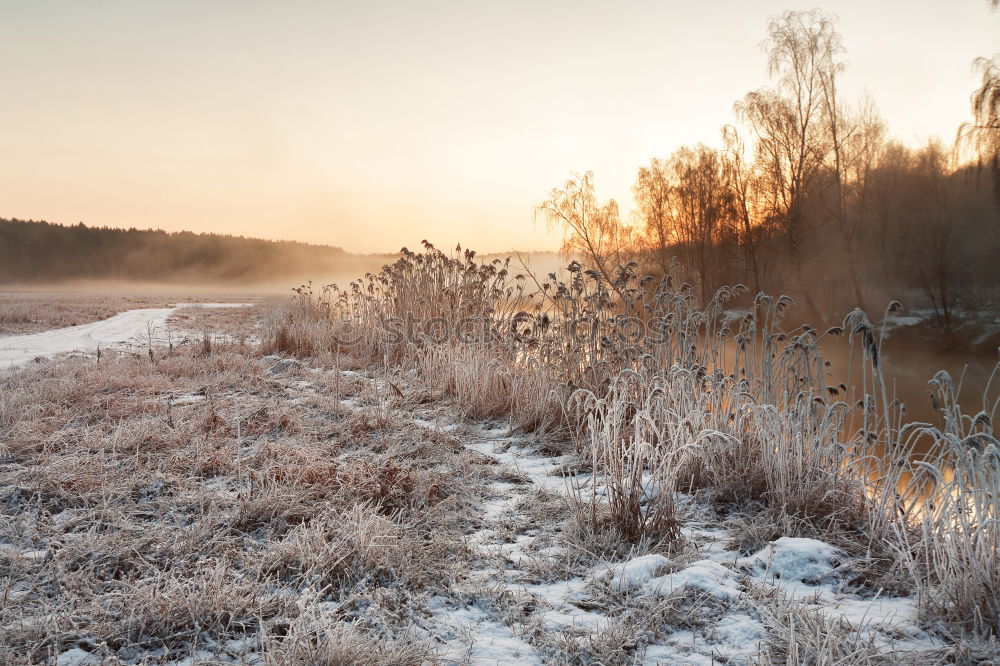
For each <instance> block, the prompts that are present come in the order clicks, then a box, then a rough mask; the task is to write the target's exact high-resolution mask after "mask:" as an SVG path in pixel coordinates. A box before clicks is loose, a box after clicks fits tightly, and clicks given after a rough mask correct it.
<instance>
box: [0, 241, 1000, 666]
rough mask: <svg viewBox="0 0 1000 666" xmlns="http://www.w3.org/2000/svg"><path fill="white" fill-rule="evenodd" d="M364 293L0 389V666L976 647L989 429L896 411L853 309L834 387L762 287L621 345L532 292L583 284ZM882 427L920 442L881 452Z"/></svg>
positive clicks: (548, 659) (950, 655)
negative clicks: (918, 451) (743, 312)
mask: <svg viewBox="0 0 1000 666" xmlns="http://www.w3.org/2000/svg"><path fill="white" fill-rule="evenodd" d="M380 277H381V280H378V281H376V282H375V283H373V286H372V289H371V290H369V289H367V288H362V289H359V290H355V291H351V290H348V291H346V292H343V294H341V293H340V292H336V291H327V292H324V293H311V292H309V291H308V290H303V291H302V292H301V293H300V294H299V296H298V298H297V299H296V300H295V301H294V302H286V303H281V304H274V305H270V306H267V307H261V308H244V309H240V308H224V309H213V308H191V309H187V308H185V309H180V310H177V311H175V313H174V314H173V316H172V318H171V320H170V321H171V330H172V331H174V332H175V333H176V337H175V338H174V344H172V345H170V346H168V345H166V344H162V345H155V346H153V347H152V348H151V352H152V353H151V354H149V355H147V354H145V353H136V352H134V351H133V350H129V349H127V348H120V349H109V350H108V351H107V352H106V353H105V354H103V355H102V356H101V357H100V358H99V359H98V358H97V357H96V356H94V355H92V354H85V355H77V356H75V357H72V358H64V359H55V360H48V361H39V362H33V363H29V364H28V365H26V366H24V367H23V368H20V369H17V370H12V371H7V372H6V373H4V374H3V375H2V376H0V469H2V473H0V512H2V516H0V518H2V521H0V522H2V527H0V563H2V566H0V594H2V595H3V599H4V603H3V606H2V608H0V628H2V630H0V661H6V662H9V663H62V664H86V663H127V664H138V663H172V664H173V663H185V664H191V663H244V664H251V663H253V664H289V663H291V664H315V663H320V664H348V663H363V664H364V663H368V664H416V663H429V664H464V663H470V664H496V663H505V664H506V663H527V664H531V663H556V664H564V663H565V664H630V663H648V664H656V663H661V664H702V663H704V664H710V663H716V662H717V663H731V664H755V663H761V664H770V663H816V664H834V663H837V664H866V663H948V662H954V663H991V660H994V659H995V658H996V657H997V655H998V652H997V639H996V636H997V633H996V632H997V626H996V621H997V619H996V618H997V615H996V613H997V610H998V606H997V603H998V596H997V595H996V593H995V590H996V589H997V587H996V585H997V578H996V577H997V575H998V568H997V557H998V556H997V550H996V546H997V544H998V537H997V532H998V529H997V523H996V512H997V506H996V502H997V494H996V489H997V487H998V486H997V479H998V475H1000V461H998V460H997V457H996V456H997V453H996V450H997V449H996V440H995V438H994V435H993V430H992V427H993V426H992V422H993V420H992V419H993V417H994V415H995V414H993V413H992V412H987V411H984V412H983V413H982V414H981V415H980V414H977V415H975V416H973V417H962V416H961V415H960V412H958V411H955V410H957V406H956V405H954V404H950V403H949V402H948V396H949V395H950V394H951V393H950V392H951V391H952V389H951V388H950V385H949V381H950V380H949V379H947V378H945V377H941V376H939V377H937V378H935V381H936V382H937V388H938V389H939V391H940V396H941V398H940V399H941V403H942V404H941V410H942V414H943V415H944V416H945V417H946V418H945V419H944V421H945V423H944V425H940V426H938V428H940V429H935V427H933V426H927V427H923V429H920V428H919V427H918V428H916V429H915V428H913V427H909V426H906V425H905V424H903V423H901V422H900V416H901V413H900V412H899V409H898V405H893V404H892V402H891V398H889V399H884V398H883V397H882V389H883V388H884V387H881V386H880V385H879V375H880V369H879V366H878V361H877V360H876V359H877V356H875V355H876V354H877V351H876V350H877V348H878V347H877V344H878V338H877V336H878V329H877V328H876V327H873V326H872V325H870V324H869V323H868V321H867V318H862V316H861V315H857V314H855V315H853V319H851V320H850V321H848V322H846V323H847V324H848V326H849V331H848V333H850V334H851V335H852V336H854V337H856V338H858V339H859V344H860V345H861V348H859V350H858V354H859V356H858V358H857V359H855V360H856V361H857V362H858V363H859V365H858V368H859V371H860V372H861V373H862V374H860V375H855V376H854V377H855V381H856V383H857V386H852V387H828V386H826V385H825V383H823V374H824V371H823V368H824V365H823V360H822V357H821V355H820V352H819V348H818V347H817V345H816V344H815V340H816V338H817V337H819V334H818V333H816V332H815V331H809V330H807V329H801V328H800V329H797V330H796V331H794V332H790V333H787V332H782V333H780V334H779V333H778V330H779V329H778V328H777V326H778V321H779V319H780V308H781V303H780V300H778V301H775V302H772V303H770V304H762V307H761V309H760V311H759V312H758V313H756V314H754V315H752V316H755V317H757V318H758V319H757V322H758V324H759V325H758V327H757V329H756V330H757V333H755V334H751V333H750V331H749V327H747V326H746V325H745V324H746V322H744V323H743V324H739V323H737V322H733V323H731V324H726V325H725V327H723V328H718V329H715V328H713V327H714V326H715V325H716V323H715V322H717V321H718V319H717V318H714V317H713V316H712V315H711V312H708V313H703V312H700V311H697V310H695V309H693V308H690V309H689V301H688V300H686V299H685V297H684V296H683V294H674V295H670V292H666V291H663V290H661V291H660V292H659V293H660V296H658V297H657V298H658V300H657V301H656V303H658V305H657V307H659V308H661V314H662V315H664V318H665V319H669V320H670V321H671V322H673V324H672V326H674V327H673V328H669V329H668V330H667V331H666V335H665V337H661V338H659V339H658V341H657V342H656V343H649V342H648V341H647V342H642V343H636V344H643V345H650V346H648V347H646V351H645V352H643V354H645V355H643V354H636V353H634V350H630V349H628V348H626V347H625V346H624V345H623V343H621V341H618V342H615V343H613V344H612V343H611V342H610V341H611V337H610V336H609V335H605V336H604V337H606V338H607V339H608V340H609V342H608V343H607V344H602V343H601V342H600V341H601V339H602V338H601V336H598V337H597V338H596V339H595V340H593V341H591V340H590V337H589V336H588V337H586V338H583V339H577V340H576V343H575V345H570V346H567V344H566V343H567V341H568V338H566V337H564V336H566V335H568V333H567V331H568V330H569V329H568V328H567V326H568V324H569V322H570V321H576V322H577V323H579V322H580V321H582V316H583V314H584V313H582V312H574V310H573V308H574V307H576V306H575V305H574V304H573V303H571V302H568V301H566V300H565V294H576V297H575V298H576V300H575V303H577V304H583V303H600V302H602V299H607V298H610V296H608V295H607V294H604V295H602V292H601V286H600V284H599V283H596V284H594V283H592V284H587V283H583V282H580V283H579V285H577V284H575V283H570V284H568V285H562V286H561V287H560V286H558V285H556V286H555V287H554V288H552V289H549V290H547V291H548V292H550V293H553V294H563V296H558V297H556V298H554V299H553V300H552V301H551V302H549V303H548V304H547V305H545V306H544V307H545V310H544V312H545V313H546V315H545V317H544V318H543V317H541V316H540V315H537V316H536V315H529V316H525V315H523V314H519V313H518V312H516V311H514V310H510V309H505V308H506V306H505V303H509V302H516V303H517V304H518V306H522V305H524V304H525V303H528V302H531V299H530V298H529V297H528V296H526V295H524V294H521V293H520V292H518V290H517V286H518V284H519V282H515V281H511V282H508V281H507V278H506V275H505V274H504V273H503V271H502V267H501V266H498V265H496V264H485V265H481V264H477V263H476V262H474V261H473V260H472V258H471V257H468V256H467V257H465V258H459V259H448V258H447V257H445V256H443V255H440V254H438V253H436V252H434V251H432V250H428V251H427V252H426V253H423V254H421V255H408V256H404V257H403V259H402V260H401V262H400V263H398V264H396V265H395V266H394V267H393V268H392V269H389V270H387V271H386V272H385V273H383V274H382V276H380ZM578 286H579V290H577V287H578ZM563 289H565V291H563ZM633 298H638V296H633ZM614 307H619V306H614ZM662 309H668V310H669V312H670V313H673V314H672V315H671V316H670V317H666V316H665V315H667V314H669V313H668V312H663V311H662ZM720 311H721V308H720ZM404 312H409V313H410V314H413V315H414V316H416V317H418V319H417V320H415V321H413V322H412V326H411V327H412V328H413V329H414V330H415V333H414V334H413V335H409V334H406V333H405V329H406V327H405V326H401V327H400V328H399V331H397V332H403V335H401V336H395V335H389V334H388V332H389V331H387V328H386V322H387V321H391V320H392V319H393V318H394V317H401V315H402V314H403V313H404ZM539 312H541V310H540V311H539ZM607 312H608V313H609V314H608V315H606V316H605V315H602V314H601V313H600V312H598V311H594V312H592V314H594V315H595V317H596V319H595V321H596V322H597V325H598V326H599V327H601V328H600V331H601V332H602V333H607V334H610V333H611V332H613V331H614V330H621V329H615V328H614V327H612V326H611V324H612V321H613V319H614V315H613V311H611V310H608V311H607ZM341 315H349V316H347V317H343V318H342V317H341ZM401 319H403V318H402V317H401ZM481 319H485V321H486V324H485V330H487V332H488V333H489V335H486V336H485V337H483V338H481V339H476V340H475V341H471V340H470V339H466V338H463V339H462V340H461V341H458V340H457V339H455V338H452V337H444V338H437V337H436V329H435V328H434V327H436V326H440V325H442V322H444V324H445V325H456V324H457V323H459V322H461V323H462V325H465V324H468V323H469V322H473V323H477V324H481V323H482V322H481ZM345 321H349V322H351V324H350V326H347V325H346V324H345V323H344V322H345ZM619 323H620V322H619ZM741 326H742V327H741ZM185 327H189V328H187V329H186V328H185ZM390 328H391V327H390ZM529 329H530V330H529ZM391 330H395V329H391ZM185 331H186V332H185ZM202 331H210V335H203V334H202ZM512 332H513V333H512ZM432 335H433V336H434V339H432ZM772 335H773V336H774V337H772ZM779 335H780V336H781V337H780V339H779V337H778V336H779ZM831 335H836V332H834V333H831ZM717 336H718V338H719V339H720V340H721V339H723V338H726V339H729V338H739V336H743V338H742V341H743V343H742V347H740V348H741V350H742V352H741V354H742V356H741V357H740V358H738V359H735V360H734V359H727V360H725V361H723V360H722V359H721V358H717V359H714V360H713V358H712V347H711V344H712V341H713V340H714V339H715V338H716V337H717ZM682 338H683V339H682ZM691 343H696V344H695V345H694V346H692V344H691ZM719 349H722V347H720V348H719ZM713 365H715V366H716V367H715V368H713V367H712V366H713ZM722 368H727V369H728V370H729V372H731V374H732V376H728V375H726V373H725V372H723V370H722ZM789 387H795V389H796V391H797V392H795V393H793V392H791V391H790V390H789ZM859 387H861V388H863V390H864V393H865V394H867V396H868V397H867V398H863V399H862V402H863V403H864V408H863V409H856V408H853V407H851V404H853V400H854V398H853V397H851V394H853V393H854V392H855V391H857V390H858V389H859ZM985 408H986V409H992V410H993V412H995V410H996V405H995V403H991V404H988V405H986V407H985ZM914 433H916V435H914ZM914 436H916V437H919V438H922V439H926V438H930V439H933V440H935V441H937V442H938V444H937V445H931V446H929V451H930V453H929V454H927V455H925V456H924V457H923V460H921V461H920V462H914V463H911V462H910V458H909V457H908V455H909V454H908V453H907V452H906V450H907V447H912V446H914V442H913V441H912V439H913V437H914ZM887 447H895V450H894V451H895V452H894V453H893V454H886V453H885V451H886V450H888V449H887ZM879 452H881V453H879ZM882 461H887V463H888V464H884V463H883V462H882ZM904 468H905V469H904ZM920 470H924V472H923V474H922V475H917V474H916V472H919V471H920ZM959 488H960V489H961V492H960V493H956V492H954V491H955V490H956V489H959ZM930 503H933V504H934V508H933V509H927V508H926V506H927V505H928V504H930Z"/></svg>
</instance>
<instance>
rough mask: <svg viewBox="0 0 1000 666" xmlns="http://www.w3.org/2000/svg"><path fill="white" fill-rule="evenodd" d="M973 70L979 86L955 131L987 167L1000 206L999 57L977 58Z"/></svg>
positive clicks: (962, 142) (959, 138) (981, 163)
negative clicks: (968, 113) (968, 115)
mask: <svg viewBox="0 0 1000 666" xmlns="http://www.w3.org/2000/svg"><path fill="white" fill-rule="evenodd" d="M974 67H975V68H976V69H977V70H978V71H979V73H980V75H981V76H982V83H981V85H980V86H979V88H977V89H976V91H975V92H974V93H972V99H971V102H972V117H973V120H972V122H970V123H963V124H962V126H961V127H959V130H958V143H959V145H960V146H961V145H962V144H965V145H966V146H968V147H969V148H971V149H972V150H973V151H974V152H975V153H976V156H977V158H978V161H979V163H980V166H983V165H989V168H990V170H991V172H992V174H993V186H994V193H995V194H996V199H997V202H998V203H1000V55H995V56H993V58H992V59H989V58H977V59H976V61H975V64H974Z"/></svg>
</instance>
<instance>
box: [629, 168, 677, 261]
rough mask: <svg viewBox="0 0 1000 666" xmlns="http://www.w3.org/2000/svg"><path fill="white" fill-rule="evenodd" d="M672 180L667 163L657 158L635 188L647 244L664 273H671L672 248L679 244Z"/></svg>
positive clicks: (638, 180) (637, 178) (636, 201)
mask: <svg viewBox="0 0 1000 666" xmlns="http://www.w3.org/2000/svg"><path fill="white" fill-rule="evenodd" d="M670 189H671V184H670V177H669V175H668V170H667V163H666V161H665V160H661V159H659V158H656V157H654V158H653V159H651V160H650V161H649V165H648V166H643V167H639V173H638V175H637V176H636V179H635V185H633V186H632V194H633V196H634V197H635V203H636V210H637V213H638V215H639V218H640V219H641V221H642V225H643V231H644V232H645V245H646V246H647V247H648V249H649V251H650V252H652V254H653V255H654V256H655V257H656V262H657V264H659V268H660V271H661V272H663V273H664V274H666V273H667V272H669V270H670V256H669V248H670V246H671V245H673V244H674V243H675V242H676V238H675V237H674V230H673V229H672V228H671V214H670Z"/></svg>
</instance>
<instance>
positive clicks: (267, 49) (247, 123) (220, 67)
mask: <svg viewBox="0 0 1000 666" xmlns="http://www.w3.org/2000/svg"><path fill="white" fill-rule="evenodd" d="M696 4H697V3H694V2H690V1H687V2H666V1H660V2H585V1H574V2H544V1H539V2H520V1H506V2H492V3H485V2H482V3H480V2H474V1H472V0H465V1H461V2H437V1H433V0H425V1H421V2H413V1H411V2H368V3H361V2H333V1H325V2H319V1H317V2H304V1H291V0H289V1H282V2H277V1H275V2H253V1H250V0H231V1H224V0H173V1H166V0H164V1H162V2H151V1H143V0H105V1H103V2H98V1H95V0H81V1H77V2H71V1H65V2H60V1H56V0H47V1H42V0H0V95H2V97H0V154H2V161H0V217H19V218H34V219H47V220H49V221H52V222H62V223H75V222H77V221H81V220H82V221H84V222H85V223H87V224H89V225H97V226H100V225H110V226H136V227H141V228H146V227H158V228H164V229H168V230H180V229H189V230H194V231H214V232H219V233H231V234H245V235H253V236H262V237H266V238H288V239H296V240H304V241H310V242H320V243H331V244H334V245H340V246H342V247H344V248H346V249H348V250H351V251H359V252H372V251H394V250H396V249H398V248H399V247H401V246H403V245H408V246H411V247H412V246H415V245H416V244H417V243H418V242H419V241H420V240H421V239H422V238H425V237H426V238H428V239H429V240H431V241H433V242H435V243H436V244H438V245H439V246H442V247H444V246H448V245H453V244H454V243H455V242H456V241H461V242H462V244H463V245H465V246H472V247H475V248H477V249H480V250H482V251H491V250H506V249H511V248H517V249H554V248H555V247H556V246H557V245H558V240H559V239H558V235H557V234H554V233H548V232H547V231H546V229H545V227H544V225H543V224H541V223H539V224H538V225H536V224H534V223H533V222H532V207H533V206H534V205H536V204H538V203H539V202H540V201H541V200H542V199H543V198H544V197H545V195H546V194H547V192H548V191H549V189H551V188H552V187H553V186H555V185H558V184H560V183H562V182H563V181H565V180H566V178H567V177H568V176H569V175H570V174H571V172H574V171H584V170H587V169H590V170H593V171H594V173H595V179H596V183H597V187H598V190H599V194H600V195H601V196H602V197H614V198H616V199H618V200H619V203H620V204H621V205H622V208H623V211H626V212H627V210H628V209H629V207H630V205H631V193H630V187H631V184H632V182H633V180H634V177H635V172H636V169H637V168H638V167H639V166H640V165H641V164H644V163H645V162H647V161H648V159H649V158H650V157H653V156H661V157H665V156H667V155H669V154H670V153H671V152H672V151H673V150H674V149H676V148H677V147H678V146H680V145H682V144H686V143H696V142H698V141H704V142H706V143H709V144H715V143H717V142H718V135H719V128H720V127H721V126H722V125H724V124H726V123H731V122H733V120H734V118H733V112H732V105H733V102H734V101H736V100H737V99H739V98H741V97H742V96H743V95H744V94H745V93H746V92H748V91H749V90H752V89H754V88H757V87H760V86H762V85H765V84H766V83H767V79H766V71H765V59H764V55H763V53H762V52H761V50H760V42H761V41H762V40H763V39H764V38H765V36H766V34H765V33H766V25H767V20H768V18H769V17H770V16H772V15H775V14H779V13H780V12H781V11H783V10H785V9H808V8H811V7H812V5H811V4H810V5H803V6H798V5H794V4H790V3H789V2H787V1H786V2H770V1H767V2H746V1H745V0H744V1H735V0H720V1H718V2H713V3H704V4H702V6H695V5H696ZM873 5H874V6H873ZM820 6H821V7H822V9H824V10H825V11H828V12H832V13H834V14H836V15H837V16H838V17H839V19H840V21H839V24H838V26H839V30H840V32H841V33H842V35H843V38H844V44H845V46H846V47H847V51H848V53H847V59H848V62H849V68H848V70H847V74H846V78H845V80H844V89H845V91H846V92H847V93H848V94H850V95H851V96H856V95H857V94H859V93H860V92H861V91H862V90H865V89H867V90H869V91H870V92H871V93H872V95H873V96H874V98H875V100H876V102H877V105H878V107H879V109H880V110H881V112H882V114H883V116H884V117H885V119H886V120H887V122H888V124H889V127H890V130H891V132H892V133H893V134H894V135H895V136H896V137H897V138H900V139H902V140H904V141H907V142H910V143H916V142H919V141H922V140H924V139H925V138H927V137H928V136H931V135H937V136H940V137H942V138H943V139H945V140H946V141H950V140H951V139H952V137H953V136H954V132H955V129H956V127H957V126H958V124H959V123H961V122H963V121H964V120H966V119H967V118H968V115H969V111H968V108H969V104H968V98H969V94H970V92H971V91H972V90H973V88H974V87H975V85H976V80H975V77H974V75H973V73H972V70H971V63H972V60H973V59H974V58H975V57H976V56H989V55H992V54H993V53H994V52H996V51H998V50H1000V12H990V10H989V8H988V3H987V2H986V0H954V1H953V2H941V1H940V0H908V1H905V2H904V1H897V0H892V1H885V2H878V3H873V2H871V1H870V0H869V1H861V0H838V1H829V2H824V3H822V4H821V5H820Z"/></svg>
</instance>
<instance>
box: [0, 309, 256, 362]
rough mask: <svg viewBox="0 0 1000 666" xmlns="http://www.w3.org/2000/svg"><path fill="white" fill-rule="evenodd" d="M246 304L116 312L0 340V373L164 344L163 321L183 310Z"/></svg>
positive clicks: (164, 323)
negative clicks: (38, 362)
mask: <svg viewBox="0 0 1000 666" xmlns="http://www.w3.org/2000/svg"><path fill="white" fill-rule="evenodd" d="M248 305H250V304H249V303H179V304H177V305H175V306H174V307H172V308H143V309H139V310H127V311H125V312H119V313H118V314H116V315H114V316H113V317H109V318H108V319H104V320H102V321H95V322H91V323H89V324H82V325H80V326H67V327H65V328H57V329H54V330H51V331H44V332H42V333H32V334H29V335H9V336H4V337H0V370H3V369H9V368H11V367H16V366H18V365H23V364H25V363H28V362H30V361H32V360H33V359H35V358H38V357H47V356H53V355H55V354H63V353H67V352H74V351H79V352H87V353H90V352H94V351H96V350H97V348H98V347H100V348H102V349H106V348H111V347H120V346H126V347H136V346H140V347H141V346H145V345H147V344H148V343H149V337H150V335H152V337H153V344H154V345H157V344H165V342H166V335H167V330H166V322H167V319H169V318H170V316H171V315H172V314H174V312H176V311H177V310H178V309H179V308H182V307H192V306H194V307H202V308H225V307H246V306H248Z"/></svg>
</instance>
